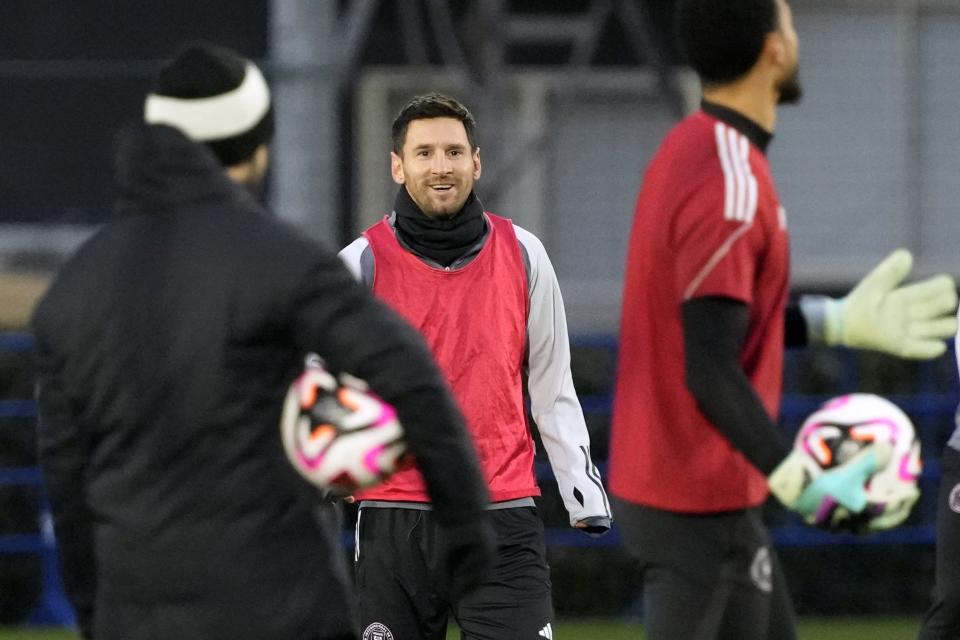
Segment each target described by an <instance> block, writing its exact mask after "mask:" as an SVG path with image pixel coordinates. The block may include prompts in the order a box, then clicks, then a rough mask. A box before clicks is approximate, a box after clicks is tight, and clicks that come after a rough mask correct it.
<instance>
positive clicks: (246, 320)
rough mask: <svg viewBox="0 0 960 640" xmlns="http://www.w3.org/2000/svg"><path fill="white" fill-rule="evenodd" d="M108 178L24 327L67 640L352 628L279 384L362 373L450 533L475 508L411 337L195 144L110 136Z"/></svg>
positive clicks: (333, 545)
mask: <svg viewBox="0 0 960 640" xmlns="http://www.w3.org/2000/svg"><path fill="white" fill-rule="evenodd" d="M117 176H118V182H119V184H120V189H121V195H122V206H121V211H122V214H123V215H122V216H121V217H119V218H118V219H117V220H116V221H115V222H112V223H110V224H107V225H106V226H105V227H104V228H102V229H101V230H100V231H99V232H98V233H97V234H96V235H95V236H94V237H93V238H92V239H91V240H89V241H88V242H87V243H86V244H85V245H84V246H82V247H81V248H80V249H79V250H78V251H77V253H76V254H75V255H74V256H73V257H72V258H71V259H70V260H69V261H68V262H67V264H66V265H65V266H64V267H63V268H62V270H61V272H60V273H59V274H58V277H57V278H56V280H55V282H54V283H53V285H52V286H51V288H50V290H49V291H48V292H47V294H46V295H45V296H44V298H43V299H42V300H41V302H40V303H39V304H38V306H37V308H36V310H35V314H34V318H33V329H34V332H35V337H36V343H37V349H38V356H39V357H38V364H39V385H38V410H39V447H40V460H41V467H42V470H43V474H44V480H45V482H46V487H47V490H48V492H49V497H50V502H51V505H52V510H53V515H54V523H55V530H56V534H57V538H58V542H59V545H60V549H61V558H62V561H63V573H64V579H65V583H66V585H67V590H68V594H69V597H70V599H71V601H72V603H73V604H74V606H75V608H76V610H77V613H78V617H79V621H80V624H81V627H82V629H83V630H84V632H85V635H88V636H89V635H90V633H91V629H94V630H95V634H96V637H97V638H98V640H99V639H101V638H110V637H118V638H119V637H125V638H133V637H141V636H139V635H137V634H135V633H134V629H137V628H141V629H147V628H152V629H153V630H152V631H151V632H150V633H152V634H153V635H150V636H142V637H158V638H160V637H178V638H204V639H207V640H209V639H212V638H264V639H267V638H270V639H272V638H340V637H348V635H347V634H348V633H350V629H351V620H350V606H349V600H348V597H347V588H348V580H347V575H346V573H345V567H344V566H343V563H342V560H341V557H342V556H343V552H342V549H341V547H340V544H339V541H338V539H337V537H336V535H335V534H336V531H335V528H334V527H331V526H330V525H327V524H323V523H322V520H323V519H322V518H318V517H317V504H316V502H317V500H316V495H317V492H316V491H315V490H314V489H313V488H312V487H310V486H309V485H307V483H305V482H304V481H302V480H300V479H299V477H298V476H297V475H296V474H295V472H294V471H293V470H292V469H291V468H290V467H289V465H288V463H287V461H286V459H285V457H284V454H283V451H282V445H281V442H280V438H279V430H278V420H279V415H280V411H281V407H282V401H283V397H284V393H285V391H286V388H287V386H288V384H289V383H290V381H291V380H292V379H293V378H294V377H295V376H296V375H297V374H298V373H299V372H300V370H301V368H302V363H303V357H304V355H305V353H307V352H316V353H318V354H320V355H321V356H322V357H323V358H324V359H325V360H326V362H327V364H328V366H329V367H330V368H331V369H332V370H335V371H348V372H350V373H352V374H354V375H356V376H359V377H361V378H364V379H366V380H367V381H368V382H369V383H370V385H371V387H372V388H373V390H374V391H376V392H377V393H378V394H379V395H380V396H381V397H383V398H384V399H386V400H387V401H389V402H391V403H393V404H394V405H395V406H396V407H397V410H398V413H399V416H400V419H401V422H402V423H403V424H404V426H405V428H406V432H407V441H408V444H409V446H410V448H411V449H412V450H413V452H414V454H415V455H416V457H417V459H418V464H419V466H420V468H421V469H422V470H423V471H424V475H425V477H426V480H427V482H428V486H429V489H430V491H431V493H432V497H433V500H434V503H435V506H436V509H437V515H438V517H440V518H441V519H442V520H443V521H444V522H446V523H448V524H450V525H462V524H463V523H469V522H471V521H477V520H478V519H479V514H480V512H481V510H482V507H483V505H484V504H485V502H486V498H487V496H486V491H485V489H484V483H483V480H482V478H481V476H480V473H479V468H478V465H477V461H476V458H475V455H474V453H473V451H472V448H471V446H470V444H469V440H468V438H467V436H466V432H465V428H464V425H463V422H462V418H461V416H460V415H459V413H458V411H457V409H456V407H455V405H454V403H453V400H452V399H451V397H450V396H449V394H448V393H447V391H446V387H445V383H444V382H443V381H442V378H441V376H440V374H439V372H438V371H437V369H436V367H435V365H434V364H433V362H432V360H431V358H430V356H429V354H428V351H427V349H426V347H425V346H424V345H423V343H422V341H421V339H420V338H419V336H418V334H417V333H416V332H415V331H414V330H412V329H411V328H409V327H408V326H407V325H406V324H405V323H404V322H402V321H401V320H400V319H399V317H398V316H396V315H395V314H394V313H393V312H392V311H389V310H388V309H387V308H386V307H385V306H383V305H381V304H380V303H378V302H377V301H376V300H375V299H374V298H373V297H372V295H371V294H370V293H369V292H368V291H367V290H366V288H365V287H363V286H362V285H359V284H357V283H355V282H354V280H353V278H351V276H350V275H349V273H348V272H347V270H346V269H345V268H344V267H343V266H342V264H341V263H340V261H339V260H338V258H337V257H336V255H335V254H334V253H333V252H331V251H328V250H326V249H324V248H321V247H319V246H317V245H316V244H314V243H312V242H310V241H308V240H306V239H304V238H302V237H300V236H299V235H298V234H297V233H295V232H294V231H293V230H292V229H291V228H288V226H286V225H285V224H283V223H282V222H280V221H278V220H276V219H273V218H271V217H269V216H268V215H267V214H265V212H264V211H263V210H262V209H261V208H260V207H259V206H258V205H257V204H256V203H255V202H254V201H253V200H252V199H251V198H250V197H249V196H248V195H247V193H246V192H245V191H244V190H243V189H242V188H240V187H239V186H237V185H236V184H234V183H233V182H232V181H230V180H229V179H228V178H227V177H226V176H225V174H224V172H223V168H222V167H221V166H219V164H218V163H217V161H216V159H215V158H214V156H213V155H212V154H211V153H209V152H208V150H207V149H206V148H205V147H203V146H201V145H198V144H195V143H193V142H191V141H189V140H187V139H186V138H185V137H184V136H183V135H181V134H180V133H179V132H178V131H176V130H174V129H172V128H169V127H164V126H152V127H144V128H138V129H136V130H133V131H128V132H127V133H126V134H125V135H124V136H123V137H122V138H121V144H120V146H119V151H118V156H117ZM454 476H455V477H456V478H457V479H458V482H455V483H451V482H449V478H451V477H454ZM442 478H446V479H447V480H448V481H447V482H446V483H444V482H443V481H442V480H441V479H442ZM467 526H469V525H467ZM127 615H130V616H131V618H133V619H135V620H124V618H125V616H127Z"/></svg>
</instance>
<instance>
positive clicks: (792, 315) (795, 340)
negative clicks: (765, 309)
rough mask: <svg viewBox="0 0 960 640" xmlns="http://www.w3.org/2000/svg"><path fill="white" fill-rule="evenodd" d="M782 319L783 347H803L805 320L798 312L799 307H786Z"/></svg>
mask: <svg viewBox="0 0 960 640" xmlns="http://www.w3.org/2000/svg"><path fill="white" fill-rule="evenodd" d="M785 315H786V317H785V318H784V331H783V346H785V347H787V348H793V347H805V346H807V343H808V342H809V340H808V339H807V319H806V318H805V317H804V316H803V313H801V311H800V305H796V304H790V305H787V312H786V314H785Z"/></svg>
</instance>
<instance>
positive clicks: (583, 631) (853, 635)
mask: <svg viewBox="0 0 960 640" xmlns="http://www.w3.org/2000/svg"><path fill="white" fill-rule="evenodd" d="M919 624H920V619H919V617H917V618H873V617H870V618H866V617H858V618H806V619H804V620H802V621H801V623H800V638H801V639H802V640H909V639H910V638H914V637H915V636H916V634H917V628H918V626H919ZM553 637H554V639H555V640H564V639H569V640H574V639H576V640H642V638H643V631H642V628H641V626H640V625H638V624H634V623H629V622H614V621H603V620H594V621H580V622H560V623H558V624H557V625H556V627H555V629H554V634H553ZM76 638H77V636H76V635H74V634H72V633H69V632H65V631H61V630H39V629H30V630H20V629H9V628H0V640H76ZM447 638H448V640H456V639H457V638H459V635H458V634H457V632H456V631H455V630H451V631H450V633H449V634H448V635H447Z"/></svg>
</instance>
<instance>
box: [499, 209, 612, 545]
mask: <svg viewBox="0 0 960 640" xmlns="http://www.w3.org/2000/svg"><path fill="white" fill-rule="evenodd" d="M514 229H515V230H516V232H517V237H518V239H519V240H520V242H521V243H522V245H523V247H524V248H525V249H526V251H527V255H528V257H529V260H530V273H529V284H530V291H529V296H530V312H529V315H528V317H527V341H528V356H527V367H528V379H527V387H528V392H529V394H530V408H531V412H532V414H533V420H534V422H535V423H536V425H537V430H538V431H539V432H540V438H541V440H542V441H543V446H544V449H546V452H547V457H548V458H549V459H550V466H551V467H552V468H553V474H554V476H555V477H556V479H557V487H558V489H559V490H560V495H561V497H562V498H563V504H564V506H565V507H566V509H567V513H568V514H569V517H570V524H571V525H576V524H577V523H578V522H581V521H584V520H587V519H590V520H589V522H588V524H590V525H591V526H599V527H600V528H603V526H604V525H605V526H607V527H609V523H610V517H611V514H610V503H609V501H608V500H607V495H606V492H605V491H604V488H603V483H602V481H601V478H600V472H599V470H598V469H597V467H596V465H594V464H593V460H592V458H591V456H590V435H589V433H588V432H587V425H586V422H585V421H584V418H583V410H582V409H581V407H580V401H579V400H578V399H577V392H576V390H575V389H574V387H573V377H572V375H571V373H570V340H569V336H568V335H567V319H566V314H565V312H564V308H563V298H562V297H561V294H560V285H559V283H558V282H557V276H556V274H555V273H554V270H553V265H552V264H550V259H549V257H548V256H547V253H546V251H545V250H544V248H543V245H542V244H541V242H540V240H538V239H537V238H536V237H535V236H534V235H533V234H531V233H529V232H528V231H525V230H524V229H521V228H519V227H514ZM604 519H605V520H604Z"/></svg>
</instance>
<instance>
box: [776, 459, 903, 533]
mask: <svg viewBox="0 0 960 640" xmlns="http://www.w3.org/2000/svg"><path fill="white" fill-rule="evenodd" d="M891 453H892V447H891V446H890V444H889V443H876V444H871V445H869V446H866V447H864V448H863V449H862V450H861V451H860V452H859V453H857V455H855V456H853V457H852V458H851V459H850V460H848V461H847V462H845V463H844V464H842V465H840V466H838V467H834V468H832V469H830V470H827V471H824V470H823V469H821V468H820V466H819V465H818V464H817V463H816V462H814V461H813V459H812V458H810V457H809V456H807V455H805V454H803V453H801V452H799V451H792V452H791V453H790V455H788V456H787V457H786V458H784V460H783V462H781V463H780V464H779V465H778V466H777V468H776V469H774V470H773V472H772V473H771V474H770V475H769V477H768V478H767V483H768V484H769V486H770V492H771V493H772V494H773V495H775V496H776V497H777V499H778V500H780V502H782V503H783V504H784V505H785V506H786V507H788V508H790V509H793V510H794V511H796V512H797V513H799V514H800V515H801V516H803V518H804V520H806V521H807V522H808V523H809V524H822V520H824V519H825V518H826V517H828V516H829V513H827V512H826V511H824V510H822V509H821V508H822V507H824V506H826V505H829V504H830V503H831V502H835V503H837V504H839V505H841V506H842V507H844V508H846V509H847V510H848V511H849V512H850V513H860V512H861V511H863V510H864V508H865V507H866V506H867V492H866V488H865V486H864V485H865V484H866V482H867V479H868V478H870V476H872V475H873V474H874V473H875V472H876V471H877V469H880V468H881V467H883V466H885V465H886V464H887V462H889V460H890V455H891Z"/></svg>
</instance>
